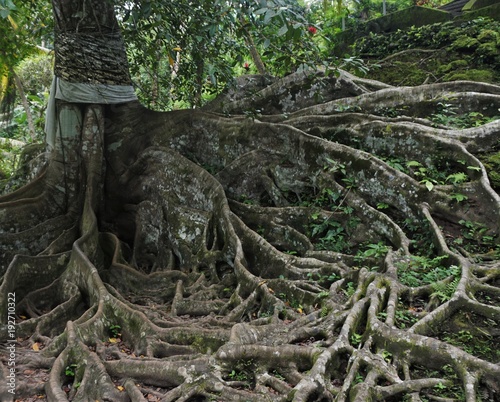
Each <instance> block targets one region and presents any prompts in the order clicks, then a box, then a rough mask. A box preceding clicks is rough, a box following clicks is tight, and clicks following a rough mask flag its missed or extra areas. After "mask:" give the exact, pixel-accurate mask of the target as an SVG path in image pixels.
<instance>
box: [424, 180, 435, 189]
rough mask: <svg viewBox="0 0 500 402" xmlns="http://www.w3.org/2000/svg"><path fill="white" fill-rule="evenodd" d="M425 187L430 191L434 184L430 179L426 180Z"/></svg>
mask: <svg viewBox="0 0 500 402" xmlns="http://www.w3.org/2000/svg"><path fill="white" fill-rule="evenodd" d="M425 187H427V190H429V191H432V189H433V188H434V184H432V182H431V181H428V180H426V181H425Z"/></svg>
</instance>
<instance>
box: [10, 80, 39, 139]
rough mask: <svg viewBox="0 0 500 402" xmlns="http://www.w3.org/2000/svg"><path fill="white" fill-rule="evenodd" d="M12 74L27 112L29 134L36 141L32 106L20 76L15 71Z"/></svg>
mask: <svg viewBox="0 0 500 402" xmlns="http://www.w3.org/2000/svg"><path fill="white" fill-rule="evenodd" d="M10 74H12V76H13V77H14V83H15V84H16V88H17V92H18V93H19V97H20V98H21V102H22V104H23V108H24V111H25V112H26V120H27V122H28V130H29V134H30V137H31V139H32V140H33V141H34V140H35V138H36V130H35V123H34V122H33V114H32V113H31V109H30V105H29V103H28V99H27V98H26V94H25V92H24V88H23V83H22V82H21V80H20V79H19V76H18V75H17V74H16V73H15V71H14V70H11V71H10Z"/></svg>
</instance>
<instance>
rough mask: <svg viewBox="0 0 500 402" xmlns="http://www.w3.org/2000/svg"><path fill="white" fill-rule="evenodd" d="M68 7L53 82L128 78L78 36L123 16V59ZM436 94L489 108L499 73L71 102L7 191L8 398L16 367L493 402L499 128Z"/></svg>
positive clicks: (214, 385) (117, 379)
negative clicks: (190, 105)
mask: <svg viewBox="0 0 500 402" xmlns="http://www.w3.org/2000/svg"><path fill="white" fill-rule="evenodd" d="M72 3H74V2H70V1H68V2H62V1H61V2H56V4H55V5H54V9H55V15H56V20H57V24H56V26H57V27H58V28H57V29H58V35H56V36H57V37H58V46H57V48H56V49H60V50H61V51H62V53H63V55H59V56H57V60H58V65H57V67H56V71H57V72H58V74H59V77H61V78H64V79H68V80H74V81H73V82H75V83H82V82H88V81H90V82H91V83H92V85H94V86H95V85H102V84H103V83H108V82H113V85H128V83H129V77H128V75H127V74H125V73H124V72H123V68H122V67H121V65H119V63H111V69H112V71H114V73H113V74H110V73H108V72H107V71H105V70H106V69H105V68H104V64H102V60H104V59H103V56H102V55H97V54H95V55H94V54H92V55H91V57H89V58H87V57H76V55H74V54H72V53H71V51H70V50H69V49H70V48H72V49H73V51H75V52H76V51H77V50H76V47H77V44H82V43H83V47H84V48H85V49H86V45H85V43H87V42H86V41H84V42H82V41H81V40H80V39H81V38H80V37H79V35H80V33H81V32H84V37H85V38H86V35H87V34H88V35H97V36H99V35H101V34H103V33H104V32H105V30H106V29H110V28H111V33H112V34H111V35H110V36H108V34H105V35H104V34H103V36H102V37H101V39H104V38H110V40H111V41H112V42H113V45H110V46H111V47H112V48H113V49H114V50H113V51H116V54H122V52H119V51H118V48H117V47H116V46H115V45H114V44H116V43H117V41H118V39H117V38H118V32H117V31H116V30H115V28H114V26H113V23H110V22H111V20H110V19H109V18H108V17H110V16H111V15H112V13H111V7H109V8H105V9H103V8H102V7H103V6H104V5H105V4H107V3H105V2H97V1H95V2H88V3H85V7H80V8H76V9H74V8H73V7H74V6H73V4H72ZM89 11H92V12H89ZM75 16H77V17H78V21H76V20H75V21H73V20H72V19H73V18H74V17H75ZM91 16H93V17H92V18H91ZM96 16H98V17H99V18H104V20H105V21H106V23H104V22H103V20H101V19H99V23H98V25H97V26H98V27H99V28H100V30H97V31H96V30H92V29H86V27H89V26H92V24H94V23H97V22H96V21H97V20H95V19H93V18H95V17H96ZM72 21H73V22H72ZM70 27H73V28H71V29H70ZM105 27H107V28H105ZM93 32H100V33H99V34H94V33H93ZM74 35H76V36H77V37H78V38H77V39H75V40H73V39H74V38H73V36H74ZM68 38H70V39H68ZM69 43H71V44H70V45H69ZM58 51H59V50H58ZM80 52H84V50H83V49H80ZM81 54H83V53H81ZM113 54H115V53H113ZM86 60H88V62H89V63H90V65H91V66H94V67H95V71H94V70H91V69H89V68H85V69H83V70H82V69H81V68H80V67H79V66H81V65H82V64H81V63H83V62H84V61H86ZM99 66H100V67H101V70H102V71H101V70H99V69H98V67H99ZM118 74H120V76H119V77H115V76H116V75H118ZM242 94H243V96H244V94H245V92H244V91H242ZM289 95H290V96H289ZM292 95H293V99H294V101H293V102H290V98H291V97H292ZM320 100H322V102H323V103H321V102H319V101H320ZM440 102H447V103H448V104H452V105H453V106H454V107H456V112H457V113H469V112H472V111H476V110H481V113H482V114H483V115H484V116H495V115H496V114H497V113H498V108H499V107H500V87H498V86H495V85H489V84H480V83H470V82H457V83H443V84H433V85H425V86H420V87H414V88H410V87H405V88H394V87H390V86H387V85H384V84H381V83H378V82H374V81H369V80H361V79H357V78H355V77H353V76H351V75H349V74H346V73H342V74H340V76H339V77H338V78H335V77H334V76H333V75H328V76H327V77H325V76H324V75H323V74H322V73H319V72H318V74H317V75H316V77H314V79H313V77H312V76H311V75H310V74H308V75H307V76H304V75H303V74H299V73H297V74H295V75H293V76H288V77H286V79H284V80H283V81H281V82H275V83H274V84H273V85H271V86H270V87H267V88H264V89H262V90H261V91H259V92H257V93H255V92H254V91H249V95H248V97H244V98H243V99H239V100H237V101H235V102H231V101H230V98H229V94H228V98H226V102H224V101H223V100H222V101H220V102H219V103H217V105H216V106H214V108H213V109H212V111H211V113H206V112H203V111H200V110H186V111H176V112H170V113H157V112H153V111H150V110H147V109H145V108H144V107H142V106H141V105H139V104H138V102H125V103H118V104H106V105H104V104H91V103H85V104H82V103H77V102H64V101H60V102H59V103H58V107H57V116H58V124H57V127H58V134H57V142H56V147H55V149H54V150H53V152H52V157H51V158H50V161H49V164H48V165H47V167H46V168H45V170H44V172H43V173H42V174H41V175H39V176H38V177H37V178H36V179H34V180H33V181H31V182H29V183H28V184H26V185H25V186H24V187H22V188H20V189H19V190H17V191H16V192H13V193H10V194H7V195H4V196H2V197H0V277H1V279H0V280H1V282H0V311H1V312H2V314H1V316H0V323H1V326H0V334H1V335H0V336H1V337H2V338H1V341H2V342H3V349H2V350H4V351H7V353H6V354H5V353H4V354H2V356H1V360H0V362H1V365H2V367H1V370H0V377H1V378H2V380H1V381H0V395H2V401H3V400H5V401H9V400H13V399H14V396H13V393H12V392H13V388H12V386H11V384H12V381H10V380H9V375H11V371H9V369H10V368H11V367H12V365H11V364H9V362H10V360H9V359H11V358H12V359H14V360H15V371H14V375H15V385H16V387H15V398H16V399H18V400H23V399H24V400H29V399H34V398H37V399H38V398H39V397H40V396H41V397H42V398H46V399H47V400H48V401H66V400H71V401H95V400H108V401H119V402H121V401H143V400H164V401H196V400H221V401H239V400H245V401H247V400H248V401H285V400H288V401H297V402H299V401H333V400H335V401H348V400H349V401H351V400H352V401H371V400H373V401H374V400H403V399H405V398H406V399H408V400H412V401H418V400H422V399H430V400H432V399H436V398H441V399H437V400H443V398H448V400H449V399H450V398H455V399H459V400H466V401H476V400H478V399H482V400H498V396H499V395H500V386H499V384H498V378H499V377H500V367H499V365H498V362H499V361H500V356H499V355H498V348H497V345H498V341H499V340H500V339H499V337H500V333H499V331H498V326H499V324H500V308H499V306H498V304H499V302H500V290H499V286H500V263H499V260H498V243H499V238H498V232H499V227H500V197H499V195H498V193H497V192H495V191H494V189H492V187H491V185H490V182H489V180H488V175H487V173H488V172H487V170H486V168H485V166H484V165H483V164H482V163H481V162H480V160H479V159H478V156H481V155H483V154H485V153H487V152H491V150H492V149H494V147H496V146H497V140H498V132H499V131H500V123H499V121H498V120H497V121H495V122H491V123H489V124H487V125H484V126H482V127H475V128H470V129H454V128H452V127H450V126H446V127H444V126H440V125H439V124H436V123H433V122H432V121H430V120H429V119H428V117H429V116H431V115H432V114H433V113H434V111H435V108H436V107H437V105H438V104H439V103H440ZM228 103H229V105H227V104H228ZM226 107H227V109H224V108H226ZM257 109H258V110H260V113H261V114H260V115H255V114H254V115H251V116H250V117H252V118H248V116H249V111H250V112H251V111H254V110H257ZM227 110H229V113H227ZM218 112H220V113H218ZM245 114H246V116H244V115H245ZM387 115H390V116H393V117H387ZM227 116H233V117H227ZM395 116H396V117H395ZM428 182H431V183H433V188H432V190H431V191H430V190H429V187H428V185H427V183H428ZM13 322H15V325H12V323H13ZM12 350H14V351H13V352H11V351H12ZM14 360H12V361H14ZM9 381H10V382H9ZM9 398H10V399H9Z"/></svg>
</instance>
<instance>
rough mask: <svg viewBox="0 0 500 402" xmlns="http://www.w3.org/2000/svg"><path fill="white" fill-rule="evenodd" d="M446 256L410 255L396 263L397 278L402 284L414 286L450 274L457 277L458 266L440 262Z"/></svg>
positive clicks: (440, 278) (428, 282) (432, 281)
mask: <svg viewBox="0 0 500 402" xmlns="http://www.w3.org/2000/svg"><path fill="white" fill-rule="evenodd" d="M447 258H448V256H446V255H443V256H438V257H434V258H429V257H424V256H417V255H412V256H410V257H409V258H408V259H406V260H402V261H399V262H398V263H397V264H396V265H397V267H398V276H399V279H400V281H401V283H403V284H404V285H407V286H412V287H416V286H421V285H426V284H432V283H435V282H437V281H440V280H443V279H445V278H448V277H450V276H453V277H457V276H458V275H459V274H460V268H459V267H457V266H455V265H450V266H446V265H444V264H443V263H442V262H443V260H445V259H447Z"/></svg>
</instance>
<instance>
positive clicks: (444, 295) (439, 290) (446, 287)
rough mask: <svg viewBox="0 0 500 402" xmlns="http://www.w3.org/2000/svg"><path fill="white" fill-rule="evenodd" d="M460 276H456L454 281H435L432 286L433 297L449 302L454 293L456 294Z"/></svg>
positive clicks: (442, 301)
mask: <svg viewBox="0 0 500 402" xmlns="http://www.w3.org/2000/svg"><path fill="white" fill-rule="evenodd" d="M458 282H459V278H454V279H453V281H451V282H449V283H446V282H434V283H433V284H432V285H431V287H432V290H433V292H432V294H431V297H437V298H438V299H439V300H440V301H441V303H444V302H447V301H448V300H450V299H451V298H452V297H453V295H454V294H455V291H456V290H457V286H458Z"/></svg>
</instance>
